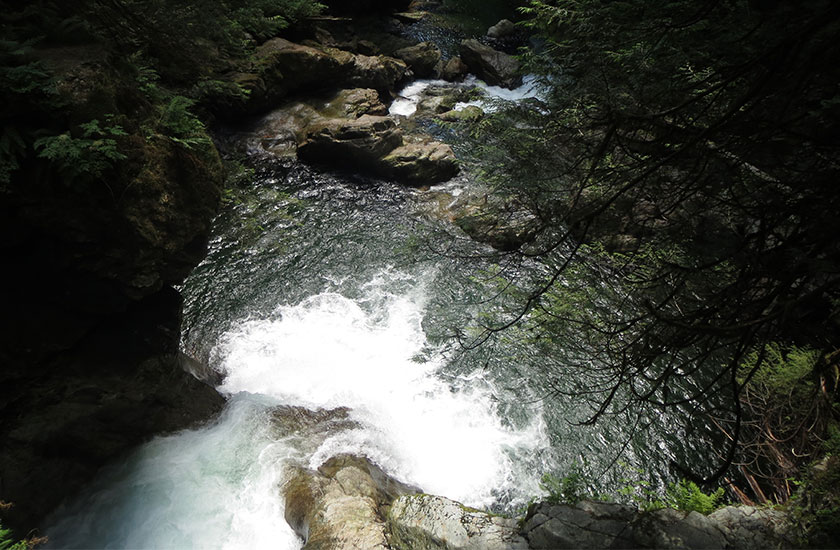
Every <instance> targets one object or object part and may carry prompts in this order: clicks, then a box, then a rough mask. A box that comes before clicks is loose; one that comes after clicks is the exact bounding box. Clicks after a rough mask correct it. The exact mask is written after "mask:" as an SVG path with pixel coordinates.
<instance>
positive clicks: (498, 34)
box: [487, 19, 516, 38]
mask: <svg viewBox="0 0 840 550" xmlns="http://www.w3.org/2000/svg"><path fill="white" fill-rule="evenodd" d="M515 32H516V25H515V24H514V23H513V21H511V20H509V19H502V20H501V21H499V22H498V23H496V24H495V25H493V26H492V27H490V28H489V29H487V36H489V37H490V38H504V37H506V36H510V35H512V34H514V33H515Z"/></svg>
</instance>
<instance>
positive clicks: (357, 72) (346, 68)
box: [232, 38, 409, 112]
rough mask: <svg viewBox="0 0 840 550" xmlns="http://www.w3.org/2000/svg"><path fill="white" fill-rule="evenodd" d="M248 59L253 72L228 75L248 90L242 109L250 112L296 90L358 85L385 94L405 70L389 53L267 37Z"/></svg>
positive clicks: (391, 89)
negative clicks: (386, 54)
mask: <svg viewBox="0 0 840 550" xmlns="http://www.w3.org/2000/svg"><path fill="white" fill-rule="evenodd" d="M254 61H255V63H254V64H255V67H256V72H254V73H242V74H238V75H235V78H234V77H232V78H234V80H233V81H234V82H235V83H236V84H239V85H241V86H242V87H243V88H244V89H246V90H248V92H249V94H250V95H249V98H248V104H247V106H246V110H248V111H251V112H256V111H260V110H265V109H267V108H270V107H271V106H273V105H274V104H276V103H277V102H279V101H280V100H281V99H283V98H284V97H288V96H289V95H291V94H295V93H300V92H313V91H314V92H318V91H323V90H328V89H330V88H333V89H334V88H341V87H346V88H351V87H358V88H373V89H375V90H378V91H381V92H388V93H390V92H393V91H394V89H395V88H396V86H397V84H399V83H401V82H402V81H404V80H405V79H406V78H407V76H408V74H409V70H408V66H407V65H406V64H405V63H404V62H402V61H400V60H398V59H394V58H392V57H387V56H384V55H377V56H369V55H361V54H354V53H351V52H348V51H346V50H340V49H337V48H330V47H323V48H317V47H313V46H307V45H303V44H296V43H294V42H290V41H288V40H285V39H283V38H273V39H271V40H269V41H267V42H265V43H264V44H262V45H261V46H260V47H258V48H257V50H256V52H254Z"/></svg>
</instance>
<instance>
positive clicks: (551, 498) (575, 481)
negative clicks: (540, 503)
mask: <svg viewBox="0 0 840 550" xmlns="http://www.w3.org/2000/svg"><path fill="white" fill-rule="evenodd" d="M540 488H541V489H542V490H544V491H546V492H547V493H548V496H547V497H545V501H546V502H550V503H551V504H569V505H573V504H577V503H578V502H580V501H581V500H583V499H584V498H585V497H586V478H585V476H584V474H583V472H581V471H580V469H579V468H578V467H577V466H573V467H572V469H571V472H569V473H568V474H566V475H565V476H562V477H557V476H555V475H553V474H549V473H546V474H544V475H543V477H542V480H541V481H540Z"/></svg>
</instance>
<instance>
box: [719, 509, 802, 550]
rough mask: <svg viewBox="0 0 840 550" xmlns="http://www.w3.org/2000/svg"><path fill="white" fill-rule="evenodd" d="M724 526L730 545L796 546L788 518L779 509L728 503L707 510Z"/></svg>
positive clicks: (760, 546) (756, 546)
mask: <svg viewBox="0 0 840 550" xmlns="http://www.w3.org/2000/svg"><path fill="white" fill-rule="evenodd" d="M709 519H710V520H712V521H714V522H716V523H717V524H718V525H719V526H720V527H722V528H723V531H724V533H725V534H726V540H727V541H728V542H729V546H730V548H745V549H750V548H755V549H759V548H791V547H793V546H795V544H794V543H795V542H796V541H795V540H794V538H793V537H792V533H794V532H795V528H794V526H793V525H792V523H791V518H790V517H789V516H788V515H787V514H786V513H784V512H782V511H780V510H773V509H771V508H755V507H753V506H727V507H725V508H721V509H720V510H716V511H714V512H712V513H711V514H709Z"/></svg>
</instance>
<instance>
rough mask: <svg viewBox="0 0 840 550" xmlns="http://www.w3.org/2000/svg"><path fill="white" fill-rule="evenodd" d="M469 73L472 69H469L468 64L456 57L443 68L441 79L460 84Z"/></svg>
mask: <svg viewBox="0 0 840 550" xmlns="http://www.w3.org/2000/svg"><path fill="white" fill-rule="evenodd" d="M469 72H470V68H469V67H467V65H466V63H464V62H463V61H462V60H461V58H460V57H458V56H455V57H453V58H451V59H450V60H449V61H447V62H446V64H445V65H444V66H443V70H442V71H441V73H440V77H441V78H443V79H444V80H448V81H449V82H459V81H461V80H464V77H465V76H467V73H469Z"/></svg>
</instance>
